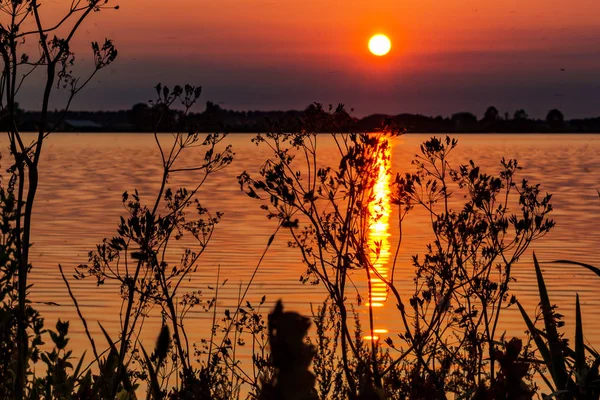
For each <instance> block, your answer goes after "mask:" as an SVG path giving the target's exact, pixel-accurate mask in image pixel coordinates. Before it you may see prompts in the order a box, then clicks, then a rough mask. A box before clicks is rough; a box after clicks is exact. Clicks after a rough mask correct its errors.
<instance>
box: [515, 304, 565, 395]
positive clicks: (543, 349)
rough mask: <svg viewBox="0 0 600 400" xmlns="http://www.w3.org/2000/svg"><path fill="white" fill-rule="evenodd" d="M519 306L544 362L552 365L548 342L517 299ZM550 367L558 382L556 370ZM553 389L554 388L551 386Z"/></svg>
mask: <svg viewBox="0 0 600 400" xmlns="http://www.w3.org/2000/svg"><path fill="white" fill-rule="evenodd" d="M517 306H518V307H519V311H521V315H522V316H523V319H524V320H525V324H526V325H527V329H528V330H529V332H530V333H531V336H532V337H533V340H534V341H535V345H536V346H537V348H538V350H539V352H540V354H541V355H542V358H543V359H544V363H545V364H546V365H547V366H550V365H552V357H551V355H550V350H549V349H548V346H546V342H544V339H543V338H542V335H540V332H539V330H538V329H537V328H536V327H535V325H534V324H533V321H532V320H531V318H529V315H527V312H526V311H525V309H524V308H523V306H522V305H521V303H520V302H518V301H517ZM548 369H549V371H550V373H551V374H552V379H553V380H554V382H555V383H556V379H555V377H554V372H553V371H552V369H551V368H548ZM551 389H553V388H551Z"/></svg>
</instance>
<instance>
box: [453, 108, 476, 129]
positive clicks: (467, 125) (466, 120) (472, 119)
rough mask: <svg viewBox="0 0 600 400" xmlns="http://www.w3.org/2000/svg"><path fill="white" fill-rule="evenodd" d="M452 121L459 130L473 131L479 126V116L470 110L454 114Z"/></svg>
mask: <svg viewBox="0 0 600 400" xmlns="http://www.w3.org/2000/svg"><path fill="white" fill-rule="evenodd" d="M451 121H452V125H453V126H454V129H455V130H456V131H457V132H472V131H474V130H476V129H477V128H478V123H477V117H476V116H475V114H473V113H470V112H459V113H456V114H453V115H452V118H451Z"/></svg>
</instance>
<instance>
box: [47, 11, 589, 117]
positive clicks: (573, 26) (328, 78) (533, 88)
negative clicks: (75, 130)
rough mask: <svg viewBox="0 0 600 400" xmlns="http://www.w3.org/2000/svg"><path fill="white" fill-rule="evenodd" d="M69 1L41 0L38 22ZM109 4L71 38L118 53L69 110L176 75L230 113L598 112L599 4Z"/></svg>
mask: <svg viewBox="0 0 600 400" xmlns="http://www.w3.org/2000/svg"><path fill="white" fill-rule="evenodd" d="M70 2H71V0H46V1H43V4H44V5H45V6H46V7H47V8H46V9H45V18H46V21H48V22H50V21H51V20H52V19H53V18H56V17H57V15H58V14H59V13H60V11H61V9H64V8H65V7H67V6H68V5H69V4H70ZM111 3H113V4H119V5H120V10H118V11H103V12H101V13H98V14H96V15H93V16H92V18H91V19H90V20H89V21H88V22H87V24H86V25H85V26H84V28H83V29H82V31H81V34H82V35H81V37H80V41H79V43H81V44H83V43H88V42H89V41H90V40H93V39H96V40H98V39H103V38H104V37H105V36H107V37H109V38H112V39H114V41H115V43H116V44H117V46H118V48H119V53H120V57H119V60H118V62H117V63H116V64H115V65H114V66H112V67H111V69H110V71H105V72H104V73H103V75H102V76H101V78H100V79H101V82H95V86H94V87H93V88H92V90H91V91H92V93H89V94H88V95H84V94H82V98H81V99H80V102H79V106H80V108H113V109H114V108H120V107H129V106H130V105H131V104H133V103H134V102H136V101H143V100H147V99H148V98H149V96H151V95H152V91H151V90H150V88H151V87H152V86H153V85H154V84H155V83H156V82H158V81H161V82H163V83H170V84H174V83H179V81H180V79H183V80H185V81H190V82H191V83H197V84H201V85H203V86H204V88H205V94H206V96H205V100H214V101H222V102H224V103H225V105H224V107H230V108H238V109H251V108H258V109H265V108H267V109H273V108H302V107H303V106H305V105H306V104H308V103H310V102H312V101H323V102H344V103H346V104H348V105H349V106H354V107H355V109H356V110H357V113H358V114H361V115H363V114H367V113H372V112H376V111H382V112H422V113H425V114H437V113H442V114H447V113H450V112H454V111H460V110H461V109H469V110H472V111H476V112H478V113H481V112H483V110H484V109H485V107H486V106H487V105H489V104H496V105H497V106H498V107H499V108H502V107H504V108H507V109H508V108H515V107H519V108H520V107H523V108H526V109H530V110H531V113H532V114H536V113H543V112H544V111H545V110H546V109H547V108H548V107H562V108H563V109H565V111H567V113H568V114H572V115H575V114H577V115H580V114H581V115H587V114H590V113H593V112H594V110H598V112H597V113H596V114H600V95H599V89H600V78H599V77H600V73H598V71H599V70H600V24H599V23H598V16H600V1H598V0H577V1H573V0H569V1H566V0H552V1H547V0H545V1H542V0H526V1H523V0H520V1H517V0H495V1H492V0H210V1H207V0H168V1H165V0H160V1H159V0H122V1H120V2H115V0H111ZM380 32H381V33H385V34H387V35H388V36H389V37H390V38H391V39H392V42H393V48H392V52H391V53H390V54H389V55H388V56H386V57H383V58H375V57H373V56H372V55H370V54H369V53H368V51H367V41H368V39H369V37H370V36H371V35H372V34H375V33H380ZM84 53H85V52H82V53H81V54H82V57H83V55H84ZM561 68H565V69H566V71H565V72H562V71H560V69H561ZM584 100H585V101H584ZM75 107H77V104H76V105H75ZM510 111H511V112H512V111H514V110H512V109H511V110H510Z"/></svg>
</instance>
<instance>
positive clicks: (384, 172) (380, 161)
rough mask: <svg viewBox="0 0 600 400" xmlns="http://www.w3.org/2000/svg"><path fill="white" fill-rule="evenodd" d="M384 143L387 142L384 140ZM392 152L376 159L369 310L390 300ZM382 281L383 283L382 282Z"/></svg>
mask: <svg viewBox="0 0 600 400" xmlns="http://www.w3.org/2000/svg"><path fill="white" fill-rule="evenodd" d="M382 140H385V139H382ZM390 157H391V148H390V147H389V146H383V147H382V151H380V152H379V154H378V158H377V164H376V166H375V168H377V180H376V182H375V185H374V188H373V191H374V195H373V199H372V201H371V203H370V204H369V212H370V215H371V223H370V224H369V240H368V246H369V248H370V261H371V264H372V266H373V269H374V270H375V271H376V273H371V274H370V285H369V286H370V290H369V301H368V303H367V304H366V306H367V307H373V308H376V307H383V305H384V304H385V302H386V301H387V298H388V287H387V285H386V283H385V282H384V280H386V281H387V280H389V279H390V276H389V274H390V270H389V260H390V210H391V207H390V174H389V163H390ZM381 278H383V280H382V279H381ZM373 332H374V333H387V332H388V331H387V329H382V328H377V329H374V331H373ZM364 338H365V339H366V340H378V339H379V337H378V336H377V335H374V334H373V335H369V336H365V337H364Z"/></svg>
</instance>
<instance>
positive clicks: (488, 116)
mask: <svg viewBox="0 0 600 400" xmlns="http://www.w3.org/2000/svg"><path fill="white" fill-rule="evenodd" d="M499 118H500V113H499V112H498V109H497V108H496V107H494V106H490V107H488V109H487V110H485V115H484V116H483V120H484V121H487V122H495V121H497V120H498V119H499Z"/></svg>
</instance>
